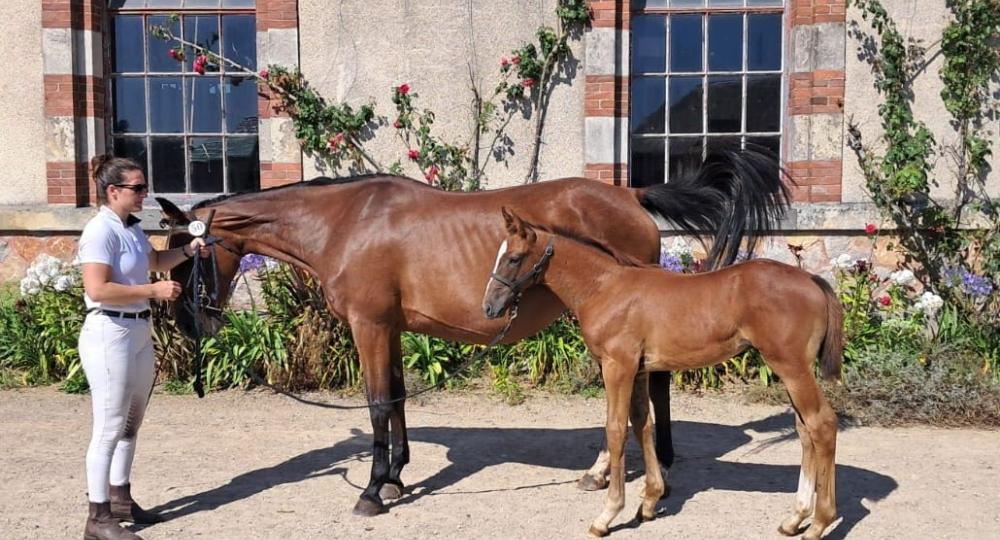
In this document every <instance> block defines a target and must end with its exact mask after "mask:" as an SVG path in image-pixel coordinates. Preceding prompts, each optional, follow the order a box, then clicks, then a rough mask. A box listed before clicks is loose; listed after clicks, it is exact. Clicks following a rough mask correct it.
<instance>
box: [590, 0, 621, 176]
mask: <svg viewBox="0 0 1000 540" xmlns="http://www.w3.org/2000/svg"><path fill="white" fill-rule="evenodd" d="M590 9H591V12H592V15H593V16H592V19H591V28H590V30H589V31H588V32H587V36H586V39H587V58H586V63H585V73H586V77H585V83H584V84H585V87H584V124H585V126H584V127H585V134H584V138H585V145H586V148H585V165H584V176H586V177H587V178H591V179H593V180H600V181H602V182H606V183H609V184H615V185H627V184H628V153H627V148H626V146H625V145H623V144H622V142H621V141H622V136H623V133H624V132H623V130H627V128H628V93H629V89H628V88H629V83H628V65H629V62H628V45H629V37H628V22H629V2H628V0H595V1H593V2H591V3H590Z"/></svg>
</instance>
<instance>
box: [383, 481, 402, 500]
mask: <svg viewBox="0 0 1000 540" xmlns="http://www.w3.org/2000/svg"><path fill="white" fill-rule="evenodd" d="M378 496H379V497H380V498H381V499H382V500H383V501H394V500H396V499H398V498H400V497H402V496H403V486H400V485H399V484H383V485H382V489H380V490H379V492H378Z"/></svg>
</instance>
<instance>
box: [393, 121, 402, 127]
mask: <svg viewBox="0 0 1000 540" xmlns="http://www.w3.org/2000/svg"><path fill="white" fill-rule="evenodd" d="M392 127H394V128H396V129H403V123H402V122H400V121H399V120H396V121H395V122H393V123H392Z"/></svg>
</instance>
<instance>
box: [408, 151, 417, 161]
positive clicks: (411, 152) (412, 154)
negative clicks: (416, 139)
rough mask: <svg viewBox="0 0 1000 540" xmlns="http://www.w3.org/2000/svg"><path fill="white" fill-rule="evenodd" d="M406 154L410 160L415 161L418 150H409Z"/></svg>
mask: <svg viewBox="0 0 1000 540" xmlns="http://www.w3.org/2000/svg"><path fill="white" fill-rule="evenodd" d="M407 154H408V155H409V156H410V159H412V160H416V159H417V158H418V157H420V151H419V150H410V151H409V152H408V153H407Z"/></svg>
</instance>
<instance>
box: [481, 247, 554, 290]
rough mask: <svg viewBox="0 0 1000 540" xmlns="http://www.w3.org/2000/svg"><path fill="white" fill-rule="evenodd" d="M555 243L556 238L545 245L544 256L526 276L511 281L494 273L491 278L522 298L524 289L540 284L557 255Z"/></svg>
mask: <svg viewBox="0 0 1000 540" xmlns="http://www.w3.org/2000/svg"><path fill="white" fill-rule="evenodd" d="M554 243H555V238H550V239H549V243H548V244H546V245H545V251H544V252H543V253H542V256H541V257H540V258H539V259H538V262H536V263H535V266H533V267H532V268H531V270H530V271H529V272H527V273H526V274H524V275H523V276H521V277H519V278H516V279H514V280H510V279H507V278H505V277H503V276H501V275H500V274H497V273H496V272H493V273H492V274H491V275H490V277H492V278H493V279H495V280H497V281H499V282H500V284H501V285H503V286H505V287H507V288H508V289H510V291H511V292H512V293H514V295H515V296H520V294H521V293H522V292H524V289H526V288H527V287H530V286H531V285H534V284H535V283H537V282H538V279H539V278H540V277H541V275H542V272H544V271H545V268H546V267H548V264H549V259H551V258H552V255H553V254H554V253H555V245H554Z"/></svg>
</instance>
